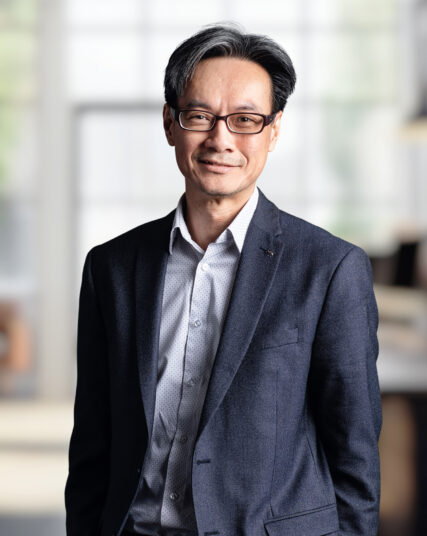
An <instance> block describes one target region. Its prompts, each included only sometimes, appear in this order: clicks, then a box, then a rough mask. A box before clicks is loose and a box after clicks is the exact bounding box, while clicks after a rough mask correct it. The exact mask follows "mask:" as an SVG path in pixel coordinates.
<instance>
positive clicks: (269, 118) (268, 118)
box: [169, 106, 277, 136]
mask: <svg viewBox="0 0 427 536" xmlns="http://www.w3.org/2000/svg"><path fill="white" fill-rule="evenodd" d="M169 108H170V111H171V114H172V116H173V118H174V119H175V121H177V122H178V124H179V126H180V127H181V128H182V129H183V130H188V131H190V132H210V131H211V130H213V129H214V128H215V125H216V122H217V121H218V120H222V121H224V122H225V124H226V125H227V128H228V130H229V131H230V132H232V133H233V134H243V135H245V136H250V135H253V134H261V132H262V131H263V130H264V128H265V127H266V126H267V125H269V124H270V123H272V122H273V121H274V118H275V117H276V115H277V112H276V113H274V114H271V115H265V114H260V113H258V112H247V113H248V114H251V115H257V116H259V117H262V120H263V123H262V127H261V130H258V132H236V131H235V130H233V129H232V128H231V127H230V125H229V124H228V118H229V117H230V116H231V115H241V114H242V113H244V112H233V113H231V114H227V115H216V114H214V113H212V112H207V111H206V110H199V109H198V108H183V109H175V108H172V106H170V107H169ZM182 112H202V113H204V114H206V113H207V114H209V115H212V116H213V117H214V122H213V124H212V126H211V127H210V128H207V129H206V130H196V129H194V128H187V127H184V126H183V125H182V123H181V113H182Z"/></svg>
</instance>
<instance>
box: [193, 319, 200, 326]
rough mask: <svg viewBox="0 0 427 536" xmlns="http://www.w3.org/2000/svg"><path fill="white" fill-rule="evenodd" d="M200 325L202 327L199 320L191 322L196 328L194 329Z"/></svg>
mask: <svg viewBox="0 0 427 536" xmlns="http://www.w3.org/2000/svg"><path fill="white" fill-rule="evenodd" d="M201 325H202V323H201V322H200V320H199V319H197V320H195V321H194V322H193V326H194V327H196V328H198V327H199V326H201Z"/></svg>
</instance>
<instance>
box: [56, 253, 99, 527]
mask: <svg viewBox="0 0 427 536" xmlns="http://www.w3.org/2000/svg"><path fill="white" fill-rule="evenodd" d="M95 249H96V248H93V249H92V250H91V251H89V253H88V254H87V257H86V260H85V263H84V268H83V277H82V284H81V289H80V298H79V314H78V327H77V387H76V396H75V403H74V427H73V431H72V434H71V439H70V446H69V474H68V479H67V483H66V486H65V508H66V530H67V536H89V535H90V536H94V535H96V534H98V531H99V528H100V524H101V516H102V510H103V506H104V502H105V497H106V492H107V487H108V477H109V450H110V411H109V389H108V385H109V378H108V365H107V343H106V333H105V327H104V324H103V320H102V315H101V311H100V308H99V302H98V300H97V295H96V290H95V283H94V278H93V273H92V262H93V261H92V257H93V252H94V250H95Z"/></svg>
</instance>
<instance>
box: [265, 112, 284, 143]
mask: <svg viewBox="0 0 427 536" xmlns="http://www.w3.org/2000/svg"><path fill="white" fill-rule="evenodd" d="M282 115H283V112H282V111H280V112H277V114H276V117H275V118H274V121H273V123H272V125H271V131H270V144H269V146H268V150H269V152H271V151H273V150H274V148H275V147H276V143H277V140H278V138H279V133H280V121H281V120H282Z"/></svg>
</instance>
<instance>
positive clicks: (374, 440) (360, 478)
mask: <svg viewBox="0 0 427 536" xmlns="http://www.w3.org/2000/svg"><path fill="white" fill-rule="evenodd" d="M377 327H378V311H377V306H376V302H375V297H374V292H373V285H372V270H371V265H370V261H369V258H368V257H367V255H366V254H365V252H364V251H363V250H361V249H360V248H358V247H353V248H352V249H351V250H350V251H349V252H348V253H347V254H346V255H345V256H344V258H343V259H342V260H341V262H340V263H339V264H338V266H337V267H336V269H335V272H334V274H333V276H332V278H331V280H330V283H329V287H328V291H327V294H326V298H325V301H324V304H323V308H322V312H321V316H320V318H319V322H318V326H317V330H316V336H315V341H314V345H313V353H312V363H311V369H310V379H309V382H310V383H309V386H310V393H311V396H312V398H313V400H312V402H313V403H312V411H313V413H314V418H315V422H316V427H317V430H318V434H319V436H320V440H321V443H322V445H323V448H324V451H325V454H326V458H327V461H328V465H329V467H330V471H331V475H332V479H333V483H334V488H335V495H336V500H337V507H338V516H339V526H340V532H339V534H340V536H350V535H354V534H357V535H358V536H376V534H377V530H378V513H379V497H380V473H379V454H378V438H379V434H380V429H381V420H382V417H381V399H380V391H379V385H378V376H377V369H376V360H377V356H378V341H377Z"/></svg>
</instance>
